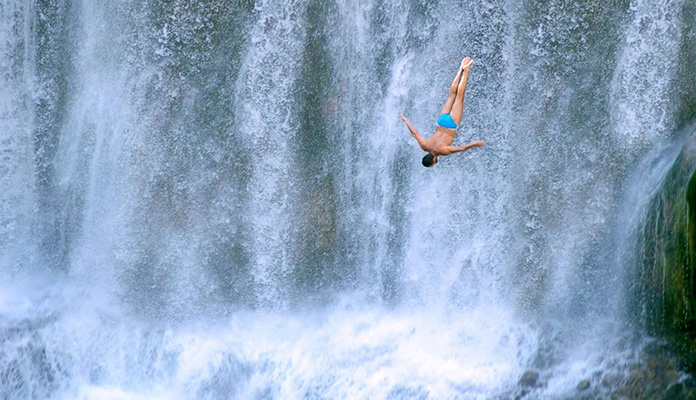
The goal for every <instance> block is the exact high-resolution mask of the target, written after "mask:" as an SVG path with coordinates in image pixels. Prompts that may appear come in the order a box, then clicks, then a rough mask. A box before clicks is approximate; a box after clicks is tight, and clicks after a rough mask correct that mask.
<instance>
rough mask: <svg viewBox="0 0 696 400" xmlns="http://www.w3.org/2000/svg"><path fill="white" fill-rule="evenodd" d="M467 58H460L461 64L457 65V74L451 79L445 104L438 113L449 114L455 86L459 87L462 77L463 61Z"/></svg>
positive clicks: (454, 96) (455, 95)
mask: <svg viewBox="0 0 696 400" xmlns="http://www.w3.org/2000/svg"><path fill="white" fill-rule="evenodd" d="M467 59H469V57H466V58H465V59H464V60H462V65H461V66H460V67H459V70H458V71H457V76H455V77H454V80H453V81H452V85H451V86H450V92H449V96H448V97H447V101H445V105H444V106H442V110H440V115H442V114H449V113H450V111H451V110H452V105H453V104H454V100H455V98H456V97H457V88H458V87H459V81H460V80H461V79H462V67H463V66H464V61H465V60H467Z"/></svg>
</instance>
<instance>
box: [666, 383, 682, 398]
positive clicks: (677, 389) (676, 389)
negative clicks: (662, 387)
mask: <svg viewBox="0 0 696 400" xmlns="http://www.w3.org/2000/svg"><path fill="white" fill-rule="evenodd" d="M683 394H684V385H682V384H681V383H675V384H673V385H671V386H670V387H668V388H667V390H666V391H665V400H680V399H682V398H683V396H682V395H683Z"/></svg>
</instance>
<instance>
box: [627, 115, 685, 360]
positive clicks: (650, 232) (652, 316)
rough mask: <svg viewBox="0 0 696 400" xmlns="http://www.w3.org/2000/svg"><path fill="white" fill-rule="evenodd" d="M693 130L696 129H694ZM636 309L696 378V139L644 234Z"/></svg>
mask: <svg viewBox="0 0 696 400" xmlns="http://www.w3.org/2000/svg"><path fill="white" fill-rule="evenodd" d="M691 129H693V128H691ZM637 252H638V254H637V255H638V262H637V263H636V268H637V269H636V276H635V281H636V282H637V284H636V285H635V293H634V294H635V299H634V300H635V304H634V307H633V308H634V309H635V310H636V312H637V313H638V314H637V317H638V318H640V319H641V320H642V321H643V323H644V325H645V327H646V328H647V330H648V332H649V333H650V334H651V335H653V336H656V337H659V338H664V339H666V340H667V342H668V343H669V345H670V347H671V348H672V349H673V350H674V352H675V353H676V354H678V355H679V356H680V359H681V360H680V361H681V363H683V364H684V365H686V367H687V368H688V369H689V371H690V372H692V373H694V372H696V329H693V327H694V326H696V312H694V310H696V289H695V282H694V278H693V277H694V276H696V135H693V136H692V137H691V138H690V139H689V140H688V142H687V143H686V144H685V145H684V148H683V149H682V152H681V154H680V155H679V157H678V158H677V159H676V161H674V164H673V165H672V167H671V169H670V171H669V172H668V173H667V175H666V176H665V179H664V181H663V183H662V184H661V186H660V188H659V189H658V191H657V192H656V194H655V196H654V197H653V198H652V199H651V202H650V204H649V206H648V208H647V211H646V214H645V222H644V226H643V228H642V229H641V231H640V232H639V243H638V246H637Z"/></svg>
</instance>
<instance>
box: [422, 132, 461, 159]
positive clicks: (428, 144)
mask: <svg viewBox="0 0 696 400" xmlns="http://www.w3.org/2000/svg"><path fill="white" fill-rule="evenodd" d="M456 132H457V131H456V130H455V129H449V128H443V127H441V126H438V127H437V128H436V129H435V133H434V134H433V136H431V137H430V138H428V139H426V140H425V142H424V143H423V144H422V146H421V148H422V149H423V150H425V151H427V152H428V153H430V154H432V155H434V156H440V155H447V154H450V153H451V151H450V150H449V149H447V147H449V146H451V145H452V142H453V141H454V134H455V133H456Z"/></svg>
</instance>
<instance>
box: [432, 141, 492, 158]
mask: <svg viewBox="0 0 696 400" xmlns="http://www.w3.org/2000/svg"><path fill="white" fill-rule="evenodd" d="M485 144H486V142H484V141H483V140H477V141H475V142H471V143H469V144H464V145H461V146H447V147H445V148H444V149H443V150H442V155H443V156H448V155H450V154H454V153H459V152H462V151H467V150H469V149H470V148H472V147H482V146H484V145H485Z"/></svg>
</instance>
